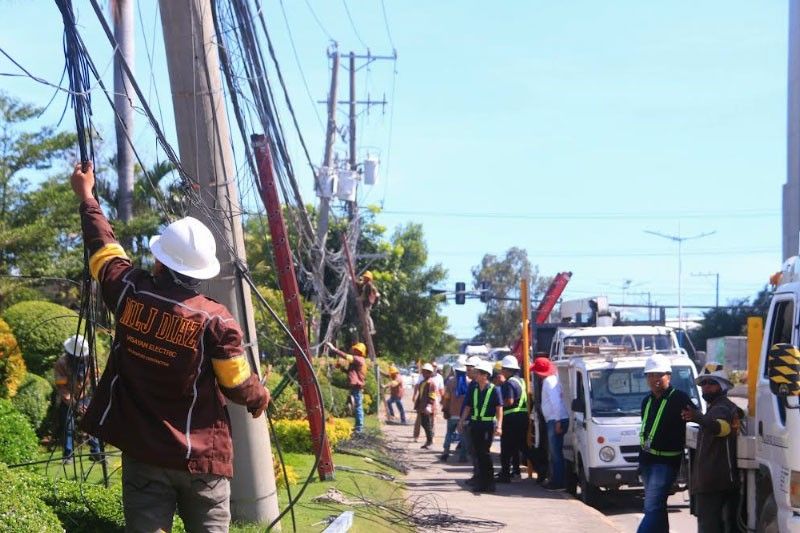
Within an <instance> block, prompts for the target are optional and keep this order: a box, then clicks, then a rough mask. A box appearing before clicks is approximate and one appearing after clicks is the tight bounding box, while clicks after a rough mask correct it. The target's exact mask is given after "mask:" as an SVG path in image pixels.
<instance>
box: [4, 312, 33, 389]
mask: <svg viewBox="0 0 800 533" xmlns="http://www.w3.org/2000/svg"><path fill="white" fill-rule="evenodd" d="M27 371H28V370H27V368H26V366H25V360H24V359H23V358H22V352H20V350H19V345H18V344H17V339H16V338H15V337H14V335H13V334H12V333H11V328H10V327H9V326H8V324H7V323H6V322H5V321H4V320H2V319H0V398H13V397H14V395H15V394H17V389H18V388H19V385H20V383H22V380H23V379H24V378H25V374H26V373H27Z"/></svg>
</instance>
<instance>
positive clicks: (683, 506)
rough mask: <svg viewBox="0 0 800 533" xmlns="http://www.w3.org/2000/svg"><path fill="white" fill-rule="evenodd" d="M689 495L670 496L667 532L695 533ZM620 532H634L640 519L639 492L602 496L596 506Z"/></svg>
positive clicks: (640, 496) (640, 501)
mask: <svg viewBox="0 0 800 533" xmlns="http://www.w3.org/2000/svg"><path fill="white" fill-rule="evenodd" d="M688 498H689V493H688V492H681V493H678V494H673V495H672V496H670V498H669V500H668V501H667V504H668V506H669V526H670V527H669V530H670V532H671V533H695V532H696V531H697V520H696V519H695V517H693V516H692V515H690V514H689V501H688ZM597 509H598V510H599V511H600V512H601V513H603V514H604V515H605V516H606V517H608V519H609V520H611V522H612V523H613V524H614V525H615V526H616V527H617V528H619V530H620V531H636V528H637V527H638V526H639V521H640V520H641V519H642V493H641V491H619V492H617V493H614V494H609V495H604V496H603V498H602V499H601V500H600V502H599V503H598V505H597Z"/></svg>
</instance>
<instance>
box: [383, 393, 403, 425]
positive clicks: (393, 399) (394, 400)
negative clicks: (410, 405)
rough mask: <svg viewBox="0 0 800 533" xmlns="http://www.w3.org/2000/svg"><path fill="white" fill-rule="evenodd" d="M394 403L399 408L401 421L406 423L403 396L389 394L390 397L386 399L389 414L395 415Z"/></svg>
mask: <svg viewBox="0 0 800 533" xmlns="http://www.w3.org/2000/svg"><path fill="white" fill-rule="evenodd" d="M392 405H396V406H397V410H398V411H399V412H400V422H402V423H403V424H405V423H406V410H405V408H404V407H403V400H402V399H401V398H396V397H394V396H389V399H388V400H386V410H387V411H389V416H394V409H392Z"/></svg>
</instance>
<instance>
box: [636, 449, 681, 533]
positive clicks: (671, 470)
mask: <svg viewBox="0 0 800 533" xmlns="http://www.w3.org/2000/svg"><path fill="white" fill-rule="evenodd" d="M679 468H680V467H679V466H678V465H676V466H673V465H669V464H664V463H650V464H641V463H640V465H639V469H640V470H641V472H642V482H643V483H644V518H642V521H641V523H640V524H639V529H637V530H636V531H637V533H668V532H669V516H668V515H667V497H668V496H669V491H670V489H671V488H672V484H673V483H675V478H677V477H678V470H679Z"/></svg>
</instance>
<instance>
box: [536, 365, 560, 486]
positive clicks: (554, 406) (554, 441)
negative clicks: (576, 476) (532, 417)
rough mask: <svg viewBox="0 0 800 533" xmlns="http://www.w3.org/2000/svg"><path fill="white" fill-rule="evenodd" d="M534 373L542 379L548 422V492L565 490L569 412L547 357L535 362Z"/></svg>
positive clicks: (543, 409) (545, 416) (544, 407)
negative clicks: (566, 437) (565, 458)
mask: <svg viewBox="0 0 800 533" xmlns="http://www.w3.org/2000/svg"><path fill="white" fill-rule="evenodd" d="M533 372H534V373H535V374H536V375H537V376H539V377H541V378H542V380H543V381H542V414H543V415H544V419H545V420H546V421H547V449H548V451H549V453H550V481H549V482H548V483H547V484H545V485H544V487H545V488H546V489H548V490H564V488H565V486H566V485H565V479H564V452H563V448H564V434H565V433H566V432H567V429H568V427H569V412H568V411H567V408H566V406H565V405H564V400H563V399H562V395H561V383H559V381H558V372H557V369H556V366H555V365H554V364H553V363H552V361H550V359H548V358H547V357H537V358H536V359H535V360H534V361H533Z"/></svg>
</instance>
